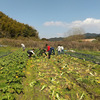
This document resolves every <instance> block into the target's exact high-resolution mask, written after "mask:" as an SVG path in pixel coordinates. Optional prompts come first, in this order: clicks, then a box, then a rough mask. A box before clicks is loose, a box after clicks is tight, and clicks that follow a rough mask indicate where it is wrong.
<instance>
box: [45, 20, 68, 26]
mask: <svg viewBox="0 0 100 100" xmlns="http://www.w3.org/2000/svg"><path fill="white" fill-rule="evenodd" d="M44 26H61V27H65V26H67V23H64V22H61V21H56V22H54V21H50V22H45V23H44Z"/></svg>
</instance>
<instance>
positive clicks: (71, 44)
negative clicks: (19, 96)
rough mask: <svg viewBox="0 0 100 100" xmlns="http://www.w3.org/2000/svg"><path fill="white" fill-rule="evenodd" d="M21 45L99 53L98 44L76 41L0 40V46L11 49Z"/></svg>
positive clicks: (99, 44) (99, 45)
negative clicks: (47, 45) (62, 47)
mask: <svg viewBox="0 0 100 100" xmlns="http://www.w3.org/2000/svg"><path fill="white" fill-rule="evenodd" d="M21 43H24V44H25V46H26V47H30V48H44V46H45V44H46V43H47V44H49V45H50V46H52V47H54V48H57V46H58V44H61V45H63V46H64V47H65V48H66V49H78V50H95V51H100V42H78V41H56V42H51V41H41V40H34V39H32V38H24V39H6V38H3V39H0V44H4V45H9V46H12V47H21Z"/></svg>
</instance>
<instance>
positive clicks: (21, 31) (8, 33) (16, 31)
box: [0, 11, 39, 38]
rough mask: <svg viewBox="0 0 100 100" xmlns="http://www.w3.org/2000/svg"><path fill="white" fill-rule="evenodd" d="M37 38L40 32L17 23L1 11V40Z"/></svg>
mask: <svg viewBox="0 0 100 100" xmlns="http://www.w3.org/2000/svg"><path fill="white" fill-rule="evenodd" d="M4 37H5V38H17V37H35V38H39V36H38V31H37V30H36V29H35V28H33V27H31V26H29V25H28V24H24V23H20V22H17V21H16V20H13V19H12V18H10V17H9V16H7V15H5V14H4V13H3V12H1V11H0V38H4Z"/></svg>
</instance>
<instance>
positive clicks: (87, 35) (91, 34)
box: [84, 33, 100, 39]
mask: <svg viewBox="0 0 100 100" xmlns="http://www.w3.org/2000/svg"><path fill="white" fill-rule="evenodd" d="M84 35H85V38H86V39H91V38H97V37H100V34H96V33H85V34H84Z"/></svg>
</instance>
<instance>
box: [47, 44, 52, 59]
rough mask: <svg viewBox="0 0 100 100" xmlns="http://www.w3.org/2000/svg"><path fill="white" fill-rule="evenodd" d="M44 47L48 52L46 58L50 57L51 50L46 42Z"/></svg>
mask: <svg viewBox="0 0 100 100" xmlns="http://www.w3.org/2000/svg"><path fill="white" fill-rule="evenodd" d="M46 47H47V52H48V59H50V56H51V52H52V50H51V49H50V46H49V45H48V44H46Z"/></svg>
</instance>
